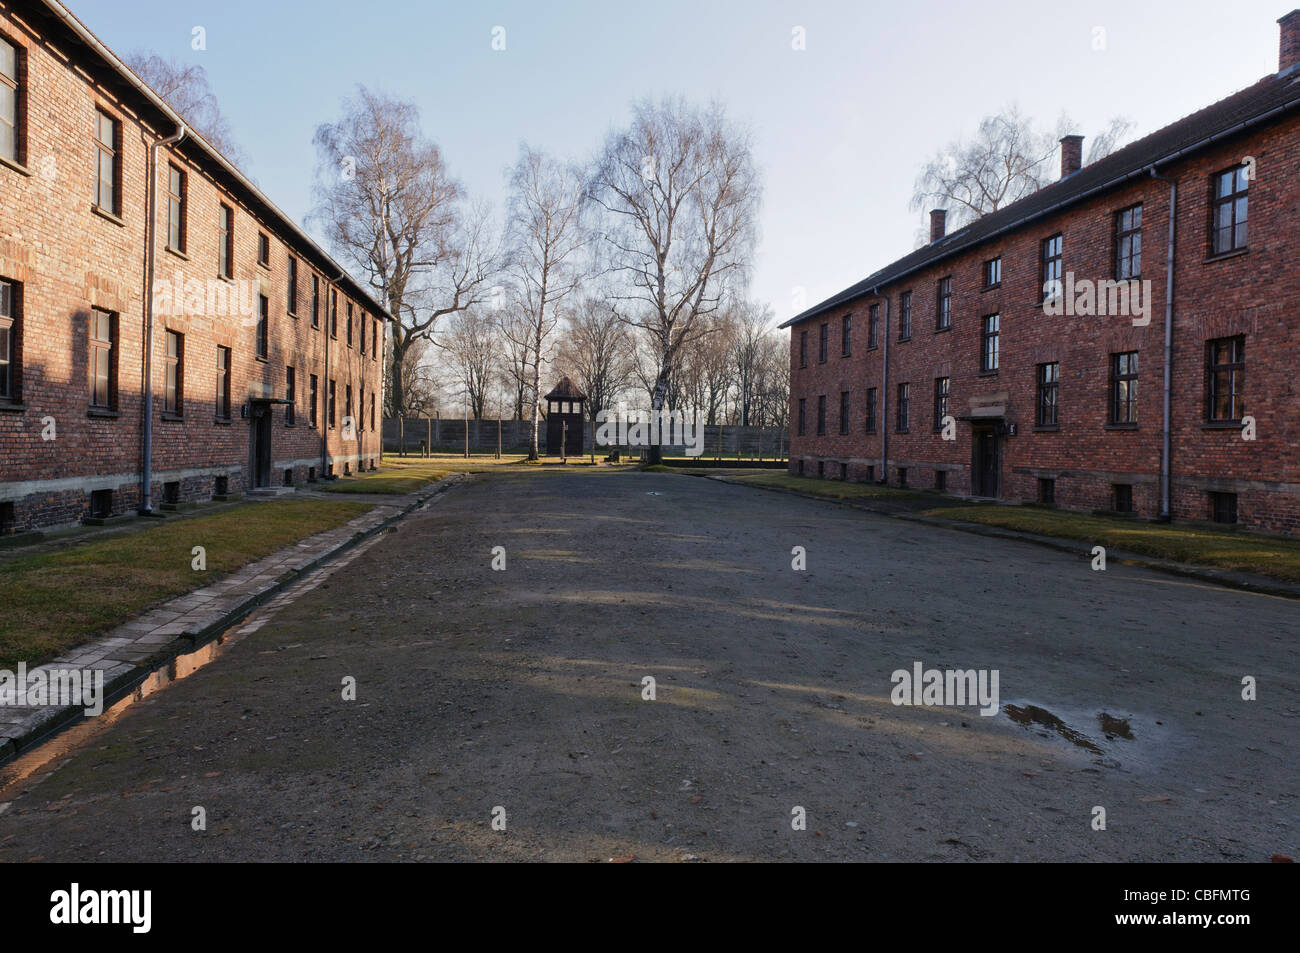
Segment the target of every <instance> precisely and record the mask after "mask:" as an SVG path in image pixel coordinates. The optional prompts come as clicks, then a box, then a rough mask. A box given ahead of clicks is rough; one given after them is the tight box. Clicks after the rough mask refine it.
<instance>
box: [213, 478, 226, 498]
mask: <svg viewBox="0 0 1300 953" xmlns="http://www.w3.org/2000/svg"><path fill="white" fill-rule="evenodd" d="M229 492H230V477H224V476H219V477H217V478H215V479H214V480H213V481H212V495H213V496H225V495H226V494H227V493H229Z"/></svg>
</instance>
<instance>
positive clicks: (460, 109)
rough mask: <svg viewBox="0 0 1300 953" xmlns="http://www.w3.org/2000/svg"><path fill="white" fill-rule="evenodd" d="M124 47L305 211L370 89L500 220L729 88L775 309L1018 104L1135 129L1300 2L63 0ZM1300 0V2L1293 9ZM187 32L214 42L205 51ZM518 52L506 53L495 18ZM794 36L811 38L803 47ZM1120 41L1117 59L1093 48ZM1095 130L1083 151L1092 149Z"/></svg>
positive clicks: (1086, 126) (816, 292) (904, 215)
mask: <svg viewBox="0 0 1300 953" xmlns="http://www.w3.org/2000/svg"><path fill="white" fill-rule="evenodd" d="M65 2H67V3H68V6H69V8H70V9H71V10H72V12H73V13H75V14H76V15H77V16H78V17H79V18H80V19H81V20H82V21H83V22H85V23H86V24H87V26H89V27H90V28H91V29H92V30H94V31H95V32H96V33H97V34H98V35H99V36H100V38H101V39H103V40H104V41H105V42H106V43H107V44H108V45H109V46H110V47H112V48H113V49H114V50H116V51H117V52H118V53H119V54H125V53H127V52H128V51H130V50H134V49H140V48H143V49H148V50H152V51H154V52H157V53H159V54H161V55H163V56H166V57H169V58H176V59H179V60H181V61H184V62H199V63H202V64H203V66H204V67H205V68H206V69H207V72H208V75H209V79H210V82H211V84H212V87H213V89H214V91H215V92H216V94H217V97H218V99H219V101H220V103H221V106H222V108H223V110H224V112H225V113H226V115H227V117H228V119H229V121H230V124H231V126H232V128H233V130H234V133H235V137H236V138H237V139H238V141H239V142H240V144H241V145H242V147H243V149H244V152H245V153H246V154H247V155H248V157H249V161H248V162H247V164H246V169H245V171H247V172H248V173H249V174H251V175H253V176H254V177H256V179H257V181H258V183H259V184H260V185H261V187H262V189H263V191H265V192H266V193H267V195H269V196H270V198H271V199H272V201H274V202H275V203H276V204H277V205H279V206H280V208H281V209H283V210H284V211H285V212H286V213H288V214H289V215H290V216H292V217H293V218H294V219H295V220H297V221H298V222H300V223H301V222H302V220H303V218H304V217H305V215H306V213H307V211H308V209H309V208H310V205H311V178H312V175H311V174H312V170H313V168H314V165H315V161H316V156H315V150H314V149H313V147H312V144H311V139H312V132H313V129H314V127H315V126H316V124H317V123H319V122H322V121H325V120H330V119H333V118H335V117H336V115H337V114H338V112H339V102H340V99H341V98H342V97H343V96H345V95H346V94H348V93H349V91H350V90H351V89H353V88H354V87H355V85H356V84H357V83H364V84H366V85H368V86H371V87H375V88H378V89H382V90H384V91H386V92H388V93H390V94H393V95H396V96H399V97H402V98H407V99H411V100H413V101H415V102H416V103H417V104H418V105H419V107H420V109H421V113H422V118H423V126H424V129H425V132H426V134H427V135H428V136H429V137H430V138H432V139H434V140H435V141H436V142H437V143H438V144H439V145H440V146H441V148H442V150H443V154H444V157H445V159H446V160H447V162H448V164H449V166H450V168H451V170H452V172H453V174H454V175H456V176H457V177H459V178H460V179H461V180H462V181H463V182H464V184H465V185H466V186H467V188H468V189H469V190H470V191H471V193H473V194H475V195H478V196H482V197H484V198H486V199H488V200H489V201H490V202H492V203H493V204H494V206H495V207H496V208H497V210H498V211H499V210H500V209H501V208H502V207H503V205H504V201H505V174H504V173H505V169H506V167H507V166H508V165H509V164H510V163H511V162H512V161H513V160H514V158H515V155H516V153H517V150H518V144H519V142H520V140H523V139H526V140H528V141H529V142H530V143H532V144H533V145H535V146H540V147H541V148H544V149H546V150H548V151H550V152H553V153H555V154H556V155H559V156H562V157H566V158H571V159H586V158H587V157H589V156H590V155H591V154H592V153H594V152H595V150H596V149H597V148H598V146H599V145H600V143H601V141H602V139H603V137H604V135H605V133H606V131H607V130H608V129H609V128H610V127H611V126H613V125H616V124H621V123H623V122H625V121H626V119H627V117H628V114H629V105H630V104H631V103H632V102H633V101H634V100H637V99H640V98H643V97H647V96H648V97H655V98H658V97H659V96H661V95H664V94H666V93H682V94H684V95H686V96H687V97H689V98H691V99H693V100H696V101H699V102H706V101H708V100H710V99H718V100H720V101H721V102H723V103H724V104H725V105H726V106H727V108H728V111H729V112H730V114H731V115H732V117H733V118H735V119H737V120H740V121H743V122H746V123H748V124H749V125H750V126H751V128H752V129H753V131H754V134H755V148H756V153H757V159H758V162H759V165H760V167H761V168H762V170H763V177H764V186H765V187H764V195H763V212H762V235H761V238H760V244H759V249H758V253H757V258H756V261H755V267H754V270H753V271H754V273H753V282H752V286H751V294H752V296H753V297H755V298H756V299H758V300H760V301H766V302H769V303H770V304H771V306H772V308H773V310H774V311H775V313H776V317H777V319H778V320H785V319H786V318H788V317H790V316H792V314H794V313H795V302H794V301H793V299H792V292H793V289H795V288H803V289H804V293H805V295H806V303H807V305H812V304H815V303H817V302H818V301H820V300H822V299H823V298H826V297H828V296H830V295H832V294H834V293H836V292H837V291H840V290H841V289H843V288H845V287H847V286H848V285H850V284H852V283H853V282H855V281H857V280H858V279H860V278H862V277H865V276H866V275H867V274H868V273H870V272H872V271H874V270H876V269H877V268H879V267H881V266H882V265H885V264H887V263H889V262H890V261H893V260H894V259H896V258H899V257H901V256H902V255H904V254H906V253H907V252H908V251H910V250H911V249H912V248H913V247H914V242H915V237H916V234H917V229H918V228H919V227H920V219H919V217H918V216H917V215H916V214H915V213H912V212H910V211H909V210H908V199H909V197H910V195H911V192H912V185H913V181H914V179H915V176H916V172H917V170H918V168H919V167H920V166H921V164H922V163H923V162H924V161H925V160H926V159H927V158H929V157H930V156H931V155H932V154H933V153H934V152H935V151H936V150H938V149H939V148H940V147H942V146H943V145H945V144H946V143H947V142H949V141H950V140H952V139H953V138H955V137H957V136H959V135H964V134H969V133H970V132H972V131H973V130H974V129H975V127H976V126H977V124H978V122H979V120H980V119H981V118H982V117H983V116H985V115H986V114H988V113H991V112H996V111H997V110H999V109H1000V108H1001V107H1002V106H1004V105H1006V104H1009V103H1012V102H1014V103H1017V104H1018V105H1019V106H1020V108H1021V110H1022V111H1023V112H1025V113H1026V114H1028V115H1030V116H1033V117H1034V118H1035V119H1037V120H1039V122H1040V124H1041V125H1042V126H1044V127H1047V128H1052V127H1053V126H1054V125H1055V122H1056V120H1057V118H1058V117H1059V116H1060V115H1061V113H1063V112H1064V113H1068V114H1069V115H1070V116H1071V117H1072V118H1073V119H1074V120H1075V122H1076V123H1077V125H1078V127H1079V131H1080V132H1082V133H1084V134H1085V135H1091V134H1094V133H1096V132H1099V131H1101V130H1102V129H1104V128H1105V127H1106V125H1107V124H1108V121H1109V119H1110V117H1112V116H1116V115H1123V116H1126V117H1128V118H1130V119H1132V120H1133V121H1134V122H1135V123H1136V126H1135V128H1134V130H1133V133H1132V137H1134V138H1135V137H1137V136H1140V135H1144V134H1146V133H1148V132H1151V131H1153V130H1155V129H1157V128H1159V127H1160V126H1162V125H1165V124H1167V123H1169V122H1171V121H1173V120H1175V119H1178V118H1179V117H1181V116H1184V115H1186V114H1188V113H1190V112H1194V111H1196V110H1197V109H1200V108H1202V107H1204V106H1206V105H1209V104H1210V103H1211V102H1214V101H1216V100H1218V99H1222V98H1223V97H1224V96H1227V95H1228V94H1230V93H1232V92H1235V91H1236V90H1238V89H1241V88H1243V87H1245V86H1248V85H1250V84H1251V83H1253V82H1255V81H1256V80H1258V79H1259V78H1261V77H1262V76H1264V75H1266V74H1269V73H1272V72H1274V71H1276V69H1277V53H1278V27H1277V23H1276V20H1277V18H1278V17H1280V16H1282V15H1283V14H1285V13H1287V12H1289V10H1290V9H1291V7H1290V6H1288V5H1287V4H1286V2H1278V0H1273V2H1263V0H1238V2H1234V3H1232V4H1226V5H1225V4H1223V3H1210V2H1208V0H1161V2H1143V0H1126V2H1111V0H1104V2H1089V3H1050V2H1049V3H1044V2H1041V0H1040V2H1034V3H1030V2H1025V0H1015V2H1001V3H999V2H984V3H971V2H933V3H926V2H912V3H902V4H897V3H895V4H877V3H865V2H856V3H855V2H842V0H827V2H804V3H779V2H771V0H760V2H751V0H745V2H740V0H730V2H711V0H688V2H683V0H663V2H660V0H656V2H653V3H636V4H626V3H625V4H613V3H609V2H608V0H606V2H598V0H597V2H572V3H567V2H562V0H551V2H545V3H538V2H536V0H533V2H518V3H515V2H497V3H469V2H463V3H457V4H450V3H441V2H434V3H430V2H398V0H367V2H365V3H356V2H346V3H344V2H338V0H315V2H297V0H293V2H291V0H258V2H253V0H220V2H185V0H65ZM1291 2H1295V0H1291ZM195 26H202V27H203V28H204V29H205V30H206V37H207V49H206V50H205V51H194V50H192V49H191V35H192V30H193V28H194V27H195ZM497 26H502V27H504V28H505V38H506V49H505V50H504V51H494V50H493V49H492V45H491V40H492V31H493V28H494V27H497ZM796 27H802V28H803V30H804V32H805V36H806V47H807V48H806V49H805V50H802V51H797V50H794V49H792V42H791V41H792V31H793V30H794V29H795V28H796ZM1099 28H1100V30H1103V31H1104V47H1105V48H1104V49H1102V50H1094V43H1095V38H1097V37H1099V36H1101V35H1102V34H1101V33H1099V32H1098V29H1099ZM1086 149H1087V142H1086V141H1085V151H1086Z"/></svg>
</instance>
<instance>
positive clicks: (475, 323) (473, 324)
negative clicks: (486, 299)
mask: <svg viewBox="0 0 1300 953" xmlns="http://www.w3.org/2000/svg"><path fill="white" fill-rule="evenodd" d="M442 337H443V339H442V341H441V342H440V343H441V346H442V348H443V349H444V350H445V351H446V353H447V357H448V358H449V359H450V361H451V366H452V370H453V373H454V374H455V375H456V379H457V381H458V382H459V384H460V389H461V392H462V393H463V394H464V396H465V403H466V404H467V405H468V407H469V411H470V414H471V416H473V417H474V419H476V420H482V419H483V417H484V411H485V409H486V407H487V403H488V395H489V392H490V391H491V390H492V387H493V383H494V382H495V380H496V377H497V364H498V356H499V348H498V343H499V342H498V337H497V332H496V324H495V322H493V321H492V320H491V319H490V318H489V317H488V316H487V315H485V314H483V313H481V312H480V311H479V310H478V309H476V308H470V309H468V310H466V311H462V312H461V313H460V314H458V315H456V316H455V317H454V318H452V319H451V327H450V329H449V330H448V332H447V333H446V334H445V335H443V336H442Z"/></svg>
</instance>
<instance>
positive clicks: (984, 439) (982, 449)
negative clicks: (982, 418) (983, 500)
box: [971, 427, 1000, 496]
mask: <svg viewBox="0 0 1300 953" xmlns="http://www.w3.org/2000/svg"><path fill="white" fill-rule="evenodd" d="M972 437H973V441H972V442H973V448H972V451H971V452H972V456H973V459H972V460H971V476H972V480H971V484H972V485H971V493H972V494H974V495H975V496H997V495H998V477H999V472H1000V466H999V460H998V451H999V450H1000V447H999V446H998V436H997V431H996V430H995V429H994V428H992V427H978V428H976V429H975V431H974V433H973V434H972Z"/></svg>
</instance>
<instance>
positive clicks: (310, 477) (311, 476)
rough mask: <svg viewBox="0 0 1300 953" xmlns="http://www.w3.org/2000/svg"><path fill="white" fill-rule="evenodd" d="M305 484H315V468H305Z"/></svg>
mask: <svg viewBox="0 0 1300 953" xmlns="http://www.w3.org/2000/svg"><path fill="white" fill-rule="evenodd" d="M307 482H308V483H315V482H316V468H315V467H308V468H307Z"/></svg>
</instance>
